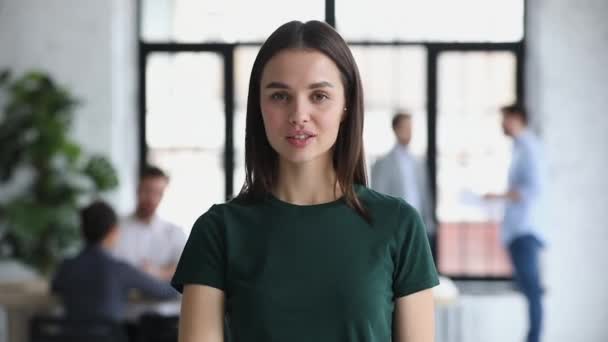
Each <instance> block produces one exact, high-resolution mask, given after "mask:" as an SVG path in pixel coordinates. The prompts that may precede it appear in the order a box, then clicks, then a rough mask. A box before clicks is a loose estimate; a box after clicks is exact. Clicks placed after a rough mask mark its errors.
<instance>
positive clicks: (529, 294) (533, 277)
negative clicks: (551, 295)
mask: <svg viewBox="0 0 608 342" xmlns="http://www.w3.org/2000/svg"><path fill="white" fill-rule="evenodd" d="M541 247H542V244H541V243H540V241H538V239H536V238H535V237H534V236H532V235H523V236H520V237H518V238H515V240H513V241H512V242H511V243H510V244H509V254H510V255H511V261H512V263H513V267H514V268H515V269H514V271H515V281H516V283H517V286H518V287H519V290H520V291H521V292H522V293H523V295H524V296H525V297H526V300H527V301H528V318H529V330H528V338H527V340H526V341H527V342H538V341H539V340H540V333H541V329H542V320H543V306H542V288H541V284H540V277H539V269H538V252H539V251H540V248H541Z"/></svg>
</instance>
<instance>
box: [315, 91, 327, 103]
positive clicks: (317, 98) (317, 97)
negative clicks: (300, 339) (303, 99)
mask: <svg viewBox="0 0 608 342" xmlns="http://www.w3.org/2000/svg"><path fill="white" fill-rule="evenodd" d="M328 98H329V97H328V96H327V95H325V94H322V93H318V94H313V95H312V99H313V101H315V102H323V101H325V100H327V99H328Z"/></svg>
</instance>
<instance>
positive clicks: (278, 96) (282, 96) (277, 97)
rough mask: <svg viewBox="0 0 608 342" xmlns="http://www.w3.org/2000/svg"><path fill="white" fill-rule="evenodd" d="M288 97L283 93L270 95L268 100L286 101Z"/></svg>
mask: <svg viewBox="0 0 608 342" xmlns="http://www.w3.org/2000/svg"><path fill="white" fill-rule="evenodd" d="M287 98H288V96H287V94H285V93H274V94H272V95H270V99H272V100H273V101H285V100H287Z"/></svg>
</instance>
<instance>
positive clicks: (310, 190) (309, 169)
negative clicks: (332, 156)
mask: <svg viewBox="0 0 608 342" xmlns="http://www.w3.org/2000/svg"><path fill="white" fill-rule="evenodd" d="M273 194H274V195H275V196H276V197H277V198H278V199H280V200H282V201H284V202H288V203H292V204H298V205H312V204H321V203H327V202H332V201H335V200H337V199H338V198H340V197H342V191H341V190H340V187H339V186H338V184H337V182H336V172H335V170H334V168H333V165H332V163H331V161H329V162H327V163H318V162H314V161H311V162H306V163H301V164H294V163H290V162H285V161H280V162H279V177H278V179H277V184H276V187H275V189H274V190H273Z"/></svg>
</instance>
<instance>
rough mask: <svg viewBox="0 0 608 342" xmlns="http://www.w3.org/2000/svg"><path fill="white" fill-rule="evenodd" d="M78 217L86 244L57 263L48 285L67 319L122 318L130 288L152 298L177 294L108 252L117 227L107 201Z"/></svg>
mask: <svg viewBox="0 0 608 342" xmlns="http://www.w3.org/2000/svg"><path fill="white" fill-rule="evenodd" d="M81 220H82V235H83V237H84V239H85V243H86V246H85V247H84V248H83V250H82V251H81V252H80V253H79V254H78V255H77V256H76V257H74V258H72V259H68V260H65V261H64V262H63V263H62V264H61V265H60V267H59V268H58V271H57V273H56V275H55V277H54V279H53V282H52V285H51V289H52V291H53V292H54V293H56V294H57V295H59V297H60V298H61V299H62V301H63V304H64V307H65V310H66V315H67V317H68V318H77V319H109V320H113V321H122V320H123V319H124V314H125V309H126V304H127V301H128V296H129V292H130V291H131V290H133V289H136V290H139V291H140V292H141V293H142V295H144V296H146V297H150V298H153V299H159V300H162V299H172V298H175V297H177V295H178V294H177V292H176V291H175V290H173V288H171V286H170V285H169V284H168V283H165V282H162V281H160V280H157V279H155V278H154V277H152V276H151V275H148V274H146V273H144V272H142V271H140V270H138V269H136V268H134V267H133V266H131V265H129V264H127V263H125V262H122V261H119V260H117V259H115V258H114V257H112V256H111V255H110V253H109V252H108V251H109V250H110V249H111V248H112V247H113V245H114V244H115V242H116V241H117V237H118V234H119V230H118V229H117V217H116V213H115V212H114V210H113V209H112V208H111V207H110V206H109V205H108V204H106V203H104V202H101V201H99V202H95V203H93V204H91V205H89V206H88V207H86V208H84V209H83V210H82V212H81Z"/></svg>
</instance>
